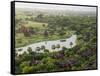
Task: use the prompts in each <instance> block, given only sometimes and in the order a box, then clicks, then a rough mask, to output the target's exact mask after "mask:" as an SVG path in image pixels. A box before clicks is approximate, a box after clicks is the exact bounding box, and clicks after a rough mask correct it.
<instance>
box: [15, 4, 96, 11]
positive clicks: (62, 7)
mask: <svg viewBox="0 0 100 76" xmlns="http://www.w3.org/2000/svg"><path fill="white" fill-rule="evenodd" d="M15 8H26V9H27V8H31V9H49V10H71V11H87V12H96V8H95V7H86V6H70V5H53V4H37V3H22V2H16V3H15Z"/></svg>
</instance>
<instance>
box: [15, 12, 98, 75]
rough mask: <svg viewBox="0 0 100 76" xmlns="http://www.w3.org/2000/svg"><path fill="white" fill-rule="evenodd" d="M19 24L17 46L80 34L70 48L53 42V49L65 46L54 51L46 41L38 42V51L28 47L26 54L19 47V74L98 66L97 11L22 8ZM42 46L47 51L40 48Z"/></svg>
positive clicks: (16, 29) (16, 20) (16, 55)
mask: <svg viewBox="0 0 100 76" xmlns="http://www.w3.org/2000/svg"><path fill="white" fill-rule="evenodd" d="M15 24H16V25H15V47H16V48H20V47H24V46H27V45H30V44H33V43H38V42H42V41H45V42H46V41H50V40H59V39H65V38H70V37H71V36H72V35H76V36H77V40H76V45H75V46H74V47H71V48H66V47H65V46H63V47H62V46H61V45H60V44H57V45H52V46H51V47H52V50H54V49H56V48H61V50H59V51H53V52H50V50H49V49H46V47H45V46H44V45H42V46H41V47H38V46H37V48H36V51H33V49H32V47H28V48H27V52H26V51H24V52H23V54H18V52H21V51H23V50H22V49H19V50H16V49H15V73H16V74H22V73H40V72H59V71H60V72H63V71H79V70H93V69H97V60H96V59H97V58H96V57H97V29H96V28H97V22H96V15H88V14H85V15H84V14H83V15H80V13H79V15H63V14H57V15H55V14H48V13H43V12H38V13H36V14H34V13H33V12H31V11H20V10H18V11H17V13H16V16H15ZM62 41H64V40H62ZM72 45H73V43H72V42H70V46H72ZM41 49H42V50H43V51H44V52H43V53H40V52H39V51H40V50H41Z"/></svg>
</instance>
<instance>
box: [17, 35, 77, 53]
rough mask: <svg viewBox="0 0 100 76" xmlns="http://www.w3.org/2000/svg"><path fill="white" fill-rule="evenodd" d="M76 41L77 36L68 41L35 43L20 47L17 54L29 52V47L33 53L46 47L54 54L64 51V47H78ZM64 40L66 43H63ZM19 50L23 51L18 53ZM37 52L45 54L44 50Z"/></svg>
mask: <svg viewBox="0 0 100 76" xmlns="http://www.w3.org/2000/svg"><path fill="white" fill-rule="evenodd" d="M76 39H77V35H72V36H71V37H70V38H67V39H60V40H52V41H43V42H38V43H33V44H30V45H27V46H24V47H20V48H16V52H17V53H18V54H23V53H24V52H28V51H27V49H28V48H29V47H31V48H32V51H36V48H37V47H41V46H43V45H44V46H45V49H48V50H49V52H53V51H59V50H61V49H62V47H66V48H72V47H74V46H75V45H76ZM61 40H64V41H61ZM70 43H72V45H70ZM57 44H59V45H60V48H55V49H52V45H57ZM19 49H21V51H18V50H19ZM36 52H42V53H43V52H44V51H43V50H40V51H36Z"/></svg>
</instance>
